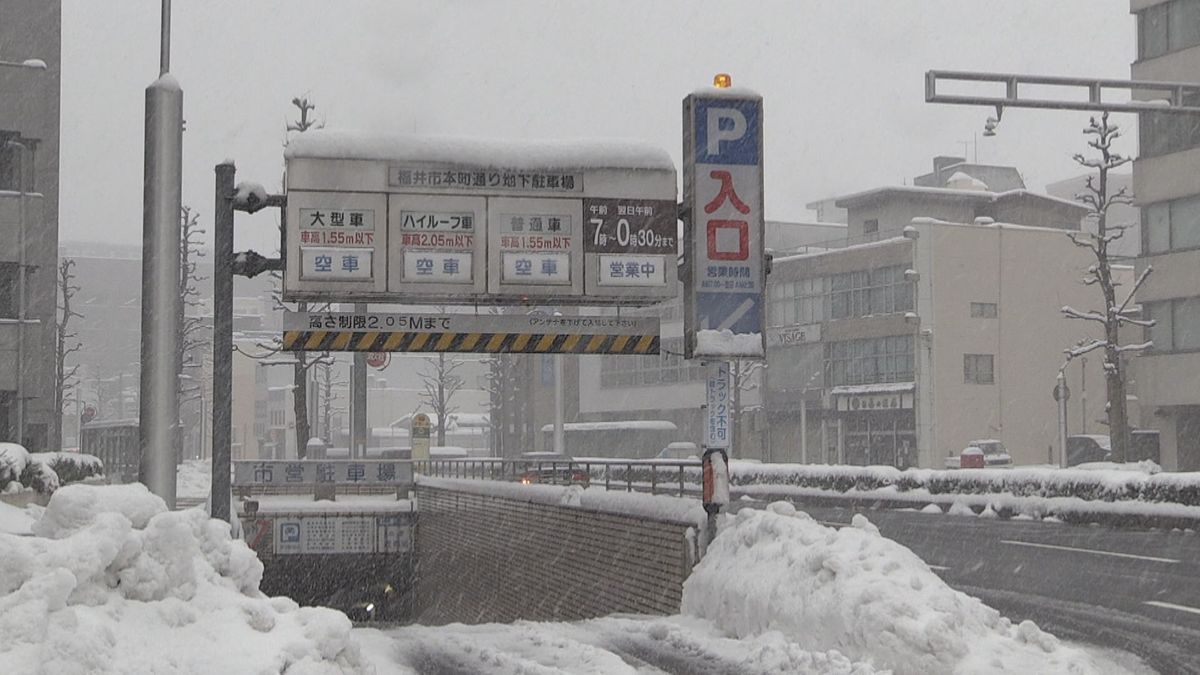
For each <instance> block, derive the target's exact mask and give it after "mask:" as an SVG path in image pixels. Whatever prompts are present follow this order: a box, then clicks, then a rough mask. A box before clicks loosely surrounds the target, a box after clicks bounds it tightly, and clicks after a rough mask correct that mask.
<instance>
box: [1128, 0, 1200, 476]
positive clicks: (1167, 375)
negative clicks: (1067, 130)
mask: <svg viewBox="0 0 1200 675" xmlns="http://www.w3.org/2000/svg"><path fill="white" fill-rule="evenodd" d="M1129 5H1130V10H1131V11H1132V12H1133V13H1134V14H1135V15H1136V17H1137V26H1138V28H1137V30H1138V40H1137V42H1138V54H1137V60H1136V61H1135V62H1134V63H1133V64H1132V66H1131V67H1130V70H1131V75H1132V77H1133V79H1137V80H1169V81H1177V82H1195V81H1196V80H1197V75H1196V73H1198V72H1200V2H1197V1H1196V0H1131V1H1130V3H1129ZM1136 93H1137V92H1135V95H1136ZM1146 96H1147V97H1151V98H1152V97H1154V95H1152V94H1147V95H1146ZM1198 103H1200V102H1198V101H1195V100H1191V101H1187V104H1188V105H1197V104H1198ZM1139 117H1140V121H1139V129H1138V132H1139V134H1138V135H1139V143H1138V149H1139V153H1140V154H1139V156H1138V159H1137V161H1135V162H1134V164H1133V192H1134V196H1135V199H1136V203H1137V206H1139V207H1140V208H1141V210H1142V235H1141V244H1142V246H1141V257H1140V258H1139V259H1138V262H1137V269H1138V272H1139V273H1140V272H1141V271H1143V270H1145V269H1146V268H1147V267H1153V268H1154V271H1153V272H1152V273H1151V275H1150V276H1149V278H1147V280H1146V282H1145V284H1144V285H1143V286H1142V287H1141V288H1140V289H1139V292H1138V302H1140V303H1141V305H1142V308H1143V311H1144V312H1145V314H1146V315H1148V317H1149V318H1152V319H1154V320H1155V321H1156V322H1157V325H1156V326H1155V327H1154V328H1152V329H1150V330H1149V331H1148V333H1149V338H1150V339H1151V340H1153V342H1154V346H1153V348H1152V349H1150V350H1148V351H1146V352H1145V353H1144V354H1142V355H1140V356H1139V357H1138V358H1137V359H1136V364H1137V371H1138V377H1139V383H1138V384H1139V392H1138V394H1139V398H1140V401H1141V403H1142V409H1143V417H1142V420H1141V421H1142V425H1143V426H1145V427H1148V428H1153V429H1157V430H1158V431H1159V433H1160V437H1159V442H1160V456H1161V458H1162V464H1163V466H1164V468H1168V469H1178V470H1181V471H1196V470H1200V385H1198V383H1200V171H1197V168H1198V167H1200V119H1196V118H1195V117H1191V116H1182V115H1181V116H1168V115H1156V114H1143V115H1140V116H1139Z"/></svg>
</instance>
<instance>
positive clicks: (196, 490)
mask: <svg viewBox="0 0 1200 675" xmlns="http://www.w3.org/2000/svg"><path fill="white" fill-rule="evenodd" d="M175 476H176V478H175V497H176V498H179V499H208V497H209V494H210V493H211V492H212V460H208V459H187V460H184V462H183V463H182V464H180V465H179V466H178V467H177V468H176V470H175Z"/></svg>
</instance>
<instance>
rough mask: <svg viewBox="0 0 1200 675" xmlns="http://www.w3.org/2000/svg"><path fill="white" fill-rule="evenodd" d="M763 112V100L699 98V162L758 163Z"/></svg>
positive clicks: (697, 121) (697, 149) (695, 121)
mask: <svg viewBox="0 0 1200 675" xmlns="http://www.w3.org/2000/svg"><path fill="white" fill-rule="evenodd" d="M761 111H762V101H755V100H739V99H727V98H698V99H696V103H695V112H694V114H695V120H694V124H695V133H696V136H695V138H696V163H697V164H748V165H756V164H758V163H759V154H758V142H759V136H760V134H761V132H762V128H761V126H760V125H761V119H762V115H761Z"/></svg>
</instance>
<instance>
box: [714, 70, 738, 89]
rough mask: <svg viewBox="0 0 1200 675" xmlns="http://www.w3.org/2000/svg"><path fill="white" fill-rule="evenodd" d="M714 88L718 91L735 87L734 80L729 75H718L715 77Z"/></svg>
mask: <svg viewBox="0 0 1200 675" xmlns="http://www.w3.org/2000/svg"><path fill="white" fill-rule="evenodd" d="M713 86H714V87H716V88H717V89H728V88H730V87H732V86H733V78H732V77H731V76H730V75H729V73H717V74H716V75H713Z"/></svg>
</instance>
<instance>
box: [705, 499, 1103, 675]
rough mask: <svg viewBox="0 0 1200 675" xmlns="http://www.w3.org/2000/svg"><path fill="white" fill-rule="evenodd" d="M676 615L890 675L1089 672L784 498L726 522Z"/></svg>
mask: <svg viewBox="0 0 1200 675" xmlns="http://www.w3.org/2000/svg"><path fill="white" fill-rule="evenodd" d="M683 612H684V613H685V614H691V615H694V616H698V617H701V618H705V619H708V620H710V621H712V622H713V623H714V624H715V625H716V626H718V627H719V628H721V629H723V630H724V631H726V632H727V633H729V634H731V635H733V636H736V637H739V638H747V637H754V636H760V635H764V634H767V633H769V632H771V631H779V632H781V633H782V634H783V635H784V636H785V637H787V638H788V639H790V640H791V641H793V642H794V643H795V644H796V645H797V646H798V647H800V648H802V649H805V650H810V651H828V650H837V651H839V652H841V653H842V654H845V655H846V656H848V657H849V658H850V659H855V660H863V661H866V662H868V663H870V664H871V665H872V666H874V667H876V668H891V669H894V671H895V672H896V673H897V674H898V675H899V674H905V673H913V674H924V673H1002V672H1003V673H1008V672H1013V673H1015V672H1031V673H1032V672H1037V673H1075V674H1082V673H1090V672H1096V665H1095V663H1094V662H1093V661H1092V659H1091V658H1090V657H1089V656H1088V655H1087V654H1085V653H1084V652H1082V651H1080V650H1077V649H1075V648H1072V647H1067V646H1064V645H1062V644H1060V643H1059V641H1058V640H1057V639H1056V638H1055V637H1053V636H1051V635H1049V634H1047V633H1044V632H1042V631H1041V630H1040V629H1039V628H1038V627H1037V626H1036V625H1035V624H1033V623H1032V622H1029V621H1025V622H1022V623H1021V624H1019V625H1013V624H1012V623H1011V622H1010V621H1009V620H1008V619H1005V618H1003V617H1002V616H1000V614H999V612H997V611H996V610H994V609H991V608H989V607H987V606H986V605H984V604H983V603H982V602H980V601H979V600H976V599H974V598H971V597H969V596H967V595H965V594H963V593H960V592H958V591H955V590H953V589H951V588H950V587H949V586H947V585H946V584H945V582H943V581H942V580H941V579H939V578H938V577H937V575H935V574H934V573H933V572H932V571H930V569H929V567H928V566H926V565H925V563H924V562H922V561H921V559H920V558H918V557H917V556H916V554H914V553H913V552H912V551H910V550H908V549H907V548H904V547H903V546H901V545H899V544H897V543H895V542H893V541H891V540H888V539H885V538H884V537H881V536H880V535H879V531H878V529H876V528H875V526H874V525H872V524H871V523H870V522H868V521H867V519H866V518H865V517H863V516H861V515H856V516H855V517H854V522H853V526H852V527H848V528H844V529H841V530H835V529H833V528H828V527H824V526H822V525H819V524H817V523H816V522H815V521H813V520H812V518H811V517H809V516H808V515H807V514H804V513H800V512H797V511H796V510H795V508H794V507H792V506H791V505H790V504H788V503H785V502H777V503H774V504H772V505H771V506H770V507H769V509H768V510H766V511H759V510H755V509H743V510H742V511H739V512H738V513H737V514H736V515H735V516H729V517H727V518H726V519H725V521H724V522H723V523H722V529H721V531H720V533H719V534H718V535H717V537H716V538H715V539H714V540H713V542H712V543H711V544H710V545H709V548H708V552H707V553H706V555H705V557H704V559H703V560H702V561H701V562H700V564H699V565H697V566H696V568H695V569H694V570H693V572H692V575H691V577H690V578H689V579H688V580H687V582H685V584H684V593H683Z"/></svg>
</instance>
